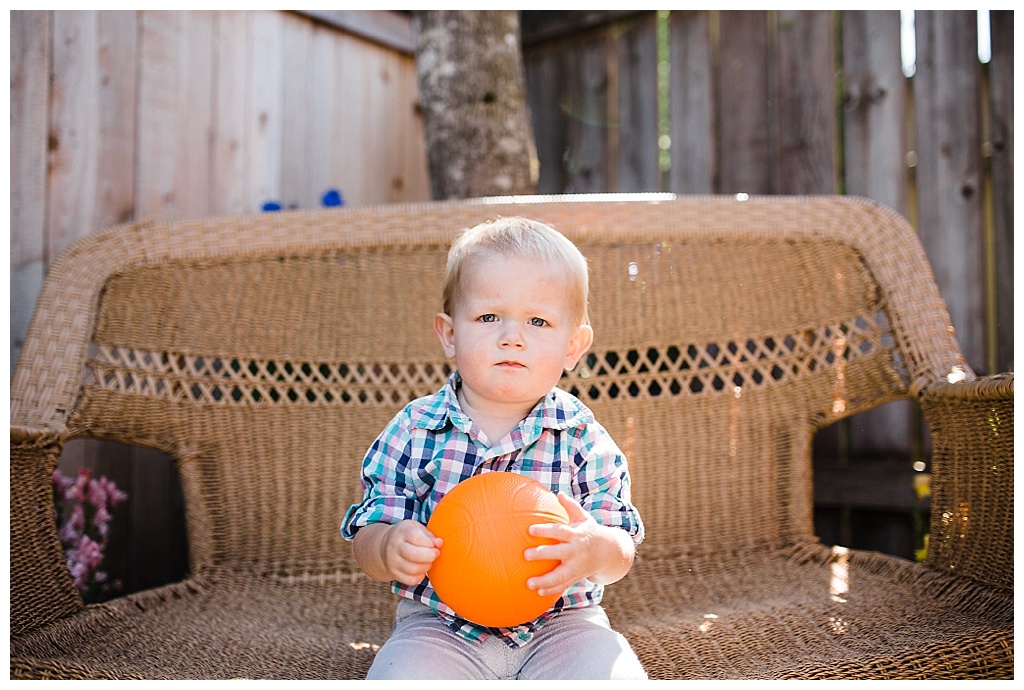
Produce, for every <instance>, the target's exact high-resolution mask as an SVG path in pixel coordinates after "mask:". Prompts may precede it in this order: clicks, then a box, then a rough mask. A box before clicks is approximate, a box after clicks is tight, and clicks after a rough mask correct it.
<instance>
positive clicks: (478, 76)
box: [412, 10, 538, 200]
mask: <svg viewBox="0 0 1024 690" xmlns="http://www.w3.org/2000/svg"><path fill="white" fill-rule="evenodd" d="M412 14H413V30H414V32H415V37H416V38H415V40H416V65H417V71H418V74H419V85H420V101H421V103H422V107H423V127H424V134H425V138H426V145H427V164H428V169H429V173H430V187H431V195H432V196H433V198H434V199H438V200H440V199H464V198H471V197H479V196H500V195H510V194H534V193H536V189H537V186H536V185H537V171H538V163H537V156H536V150H535V145H534V140H533V127H532V123H531V121H530V111H529V108H528V106H527V102H526V77H525V68H524V66H523V58H522V50H521V48H520V37H519V14H518V11H516V10H461V11H460V10H417V11H414V12H413V13H412Z"/></svg>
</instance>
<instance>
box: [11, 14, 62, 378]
mask: <svg viewBox="0 0 1024 690" xmlns="http://www.w3.org/2000/svg"><path fill="white" fill-rule="evenodd" d="M52 19H53V17H52V15H51V14H50V13H48V12H27V11H13V12H11V102H10V109H11V139H10V141H11V180H10V182H11V185H10V186H11V297H10V300H11V334H10V336H11V371H14V364H15V362H16V360H17V356H18V351H19V350H20V348H21V344H22V343H23V342H24V336H25V332H26V331H27V330H28V322H29V318H30V317H31V315H32V309H33V307H34V306H35V302H36V296H37V295H38V294H39V290H40V289H41V288H42V284H43V276H44V275H45V274H46V266H47V264H46V257H45V252H46V167H47V146H48V122H47V118H46V113H47V103H48V101H49V88H50V60H51V52H52V51H51V28H50V27H51V23H52Z"/></svg>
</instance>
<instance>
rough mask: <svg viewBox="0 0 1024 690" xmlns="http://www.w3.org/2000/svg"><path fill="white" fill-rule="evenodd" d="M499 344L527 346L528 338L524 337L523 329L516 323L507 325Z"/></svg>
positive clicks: (517, 346)
mask: <svg viewBox="0 0 1024 690" xmlns="http://www.w3.org/2000/svg"><path fill="white" fill-rule="evenodd" d="M499 345H500V346H501V347H516V348H524V347H526V340H525V339H524V338H523V332H522V329H520V328H519V326H518V325H516V324H514V323H510V324H509V325H507V326H506V327H505V328H504V329H503V330H502V332H501V339H500V343H499Z"/></svg>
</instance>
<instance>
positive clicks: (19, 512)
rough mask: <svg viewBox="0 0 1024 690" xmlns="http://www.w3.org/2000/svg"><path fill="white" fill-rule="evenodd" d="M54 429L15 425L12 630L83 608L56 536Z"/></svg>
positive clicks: (56, 452)
mask: <svg viewBox="0 0 1024 690" xmlns="http://www.w3.org/2000/svg"><path fill="white" fill-rule="evenodd" d="M61 445H62V444H61V438H60V435H59V434H58V433H56V432H54V431H53V430H43V429H29V428H26V427H17V426H12V427H11V509H10V515H11V550H10V555H11V634H12V635H18V634H21V633H23V632H27V631H30V630H34V629H36V628H39V627H42V626H43V625H46V624H47V623H50V622H52V621H54V620H56V619H58V618H63V617H64V616H67V615H70V614H72V613H74V612H75V611H78V610H79V609H81V608H82V606H83V603H82V599H81V596H80V595H79V593H78V590H77V588H76V587H75V585H74V582H73V581H72V579H71V573H70V572H69V571H68V567H67V561H66V560H65V558H64V552H63V550H62V549H61V545H60V540H59V539H58V537H57V525H56V519H55V516H54V506H53V470H54V468H55V467H56V466H57V458H58V457H59V455H60V451H61Z"/></svg>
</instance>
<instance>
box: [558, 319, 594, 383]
mask: <svg viewBox="0 0 1024 690" xmlns="http://www.w3.org/2000/svg"><path fill="white" fill-rule="evenodd" d="M593 342H594V329H593V328H591V327H590V326H589V325H587V324H583V325H582V326H578V327H577V328H576V332H575V333H573V335H572V338H570V339H569V349H568V350H567V351H566V353H565V369H566V371H572V369H573V368H574V367H575V366H576V363H577V362H579V361H580V357H582V356H583V354H584V353H585V352H586V351H587V350H589V349H590V346H591V345H592V344H593Z"/></svg>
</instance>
